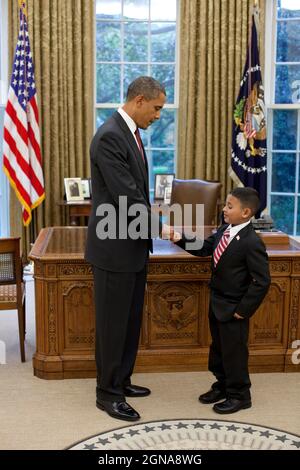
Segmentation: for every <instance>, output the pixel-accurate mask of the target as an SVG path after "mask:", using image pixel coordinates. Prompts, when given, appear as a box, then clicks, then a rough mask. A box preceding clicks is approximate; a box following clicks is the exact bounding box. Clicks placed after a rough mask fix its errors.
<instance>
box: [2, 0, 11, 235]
mask: <svg viewBox="0 0 300 470" xmlns="http://www.w3.org/2000/svg"><path fill="white" fill-rule="evenodd" d="M7 60H8V50H7V0H0V155H1V170H0V236H1V237H7V236H9V184H8V180H7V177H6V175H5V174H4V172H3V170H2V147H3V145H2V139H3V118H4V109H5V104H6V99H7Z"/></svg>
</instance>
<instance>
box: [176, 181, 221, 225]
mask: <svg viewBox="0 0 300 470" xmlns="http://www.w3.org/2000/svg"><path fill="white" fill-rule="evenodd" d="M221 187H222V184H221V183H220V182H218V181H204V180H198V179H193V180H179V179H176V178H175V179H174V180H173V184H172V195H171V204H175V203H177V204H180V205H181V206H182V207H183V205H184V204H192V205H193V207H192V225H196V204H204V225H218V224H219V221H218V220H217V208H218V202H219V199H220V193H221Z"/></svg>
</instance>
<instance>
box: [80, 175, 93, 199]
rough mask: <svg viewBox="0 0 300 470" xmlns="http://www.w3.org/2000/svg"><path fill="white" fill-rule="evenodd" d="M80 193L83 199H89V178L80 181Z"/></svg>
mask: <svg viewBox="0 0 300 470" xmlns="http://www.w3.org/2000/svg"><path fill="white" fill-rule="evenodd" d="M81 186H82V193H83V198H84V199H91V182H90V178H86V179H81Z"/></svg>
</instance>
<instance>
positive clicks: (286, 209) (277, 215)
mask: <svg viewBox="0 0 300 470" xmlns="http://www.w3.org/2000/svg"><path fill="white" fill-rule="evenodd" d="M294 209H295V198H294V197H293V196H271V217H272V219H273V220H274V223H275V227H276V228H277V229H278V230H281V231H282V232H286V233H290V234H291V233H293V230H294Z"/></svg>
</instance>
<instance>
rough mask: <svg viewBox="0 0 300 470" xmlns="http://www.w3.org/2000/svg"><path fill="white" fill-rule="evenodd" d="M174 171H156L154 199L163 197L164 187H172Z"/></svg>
mask: <svg viewBox="0 0 300 470" xmlns="http://www.w3.org/2000/svg"><path fill="white" fill-rule="evenodd" d="M174 178H175V173H157V174H156V175H155V184H154V199H164V197H165V189H166V188H172V182H173V179H174Z"/></svg>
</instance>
